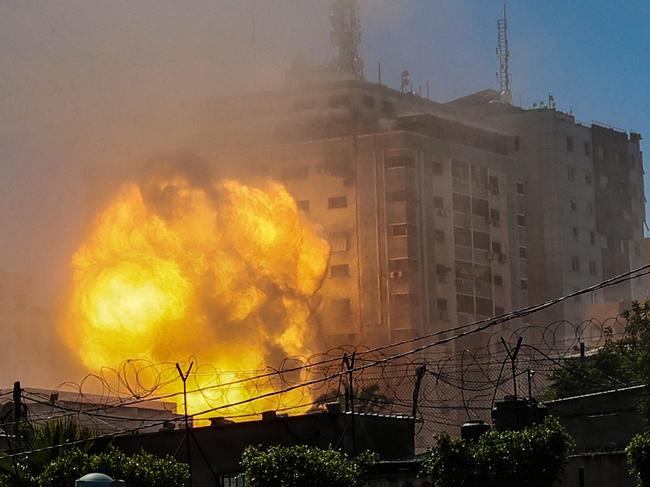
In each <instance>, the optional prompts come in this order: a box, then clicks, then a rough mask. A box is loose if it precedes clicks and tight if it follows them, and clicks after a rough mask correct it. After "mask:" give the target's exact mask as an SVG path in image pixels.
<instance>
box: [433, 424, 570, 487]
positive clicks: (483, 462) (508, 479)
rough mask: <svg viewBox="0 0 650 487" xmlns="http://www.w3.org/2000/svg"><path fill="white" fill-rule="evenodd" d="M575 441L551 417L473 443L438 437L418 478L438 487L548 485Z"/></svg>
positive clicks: (545, 486)
mask: <svg viewBox="0 0 650 487" xmlns="http://www.w3.org/2000/svg"><path fill="white" fill-rule="evenodd" d="M571 448H573V440H572V439H571V437H570V436H569V435H568V434H567V433H566V431H565V430H564V428H562V426H560V424H559V423H558V422H557V420H556V419H554V418H546V420H545V421H544V423H542V424H540V425H535V426H532V427H530V428H527V429H525V430H522V431H490V432H488V433H485V434H483V435H482V436H481V437H480V438H479V439H478V440H477V441H475V442H467V441H464V440H461V439H458V438H451V437H450V436H449V435H446V434H442V435H440V436H438V439H437V442H436V445H435V446H434V447H433V448H432V449H431V450H430V451H429V452H428V453H427V455H426V457H425V460H424V463H423V468H422V474H424V475H427V476H429V477H430V478H431V479H432V480H433V482H434V484H435V485H436V486H438V487H502V486H504V485H526V486H528V487H551V486H552V485H553V483H554V482H555V481H556V480H557V479H558V477H559V475H560V473H561V471H562V468H563V467H564V464H565V462H566V458H567V455H568V453H569V451H570V450H571Z"/></svg>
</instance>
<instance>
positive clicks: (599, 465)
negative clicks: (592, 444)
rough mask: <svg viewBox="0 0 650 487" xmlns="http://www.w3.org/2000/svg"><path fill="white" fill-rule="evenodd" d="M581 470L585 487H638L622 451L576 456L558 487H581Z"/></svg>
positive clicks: (572, 458) (570, 462) (570, 460)
mask: <svg viewBox="0 0 650 487" xmlns="http://www.w3.org/2000/svg"><path fill="white" fill-rule="evenodd" d="M580 469H582V470H583V471H584V485H585V487H636V485H637V484H636V480H635V479H634V478H633V477H632V475H630V473H629V467H628V465H627V462H626V459H625V453H624V452H622V451H611V452H603V453H592V454H582V455H574V456H572V457H570V458H569V461H568V463H567V466H566V469H565V470H564V474H563V475H562V478H561V480H560V481H559V482H558V483H557V485H556V487H579V485H580V484H579V479H580Z"/></svg>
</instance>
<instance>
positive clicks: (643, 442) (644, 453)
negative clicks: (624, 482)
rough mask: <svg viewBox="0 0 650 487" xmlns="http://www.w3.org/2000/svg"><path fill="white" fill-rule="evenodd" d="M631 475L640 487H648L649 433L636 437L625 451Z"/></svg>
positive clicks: (649, 479)
mask: <svg viewBox="0 0 650 487" xmlns="http://www.w3.org/2000/svg"><path fill="white" fill-rule="evenodd" d="M625 452H626V453H627V461H628V464H629V465H630V470H631V471H632V474H633V475H634V476H635V477H636V478H637V481H638V483H639V486H640V487H650V431H646V432H645V433H641V434H638V435H636V436H635V437H634V438H632V440H631V441H630V443H629V445H628V446H627V448H626V449H625Z"/></svg>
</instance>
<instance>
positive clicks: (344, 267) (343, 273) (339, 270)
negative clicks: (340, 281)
mask: <svg viewBox="0 0 650 487" xmlns="http://www.w3.org/2000/svg"><path fill="white" fill-rule="evenodd" d="M330 277H350V266H349V265H348V264H337V265H332V266H330Z"/></svg>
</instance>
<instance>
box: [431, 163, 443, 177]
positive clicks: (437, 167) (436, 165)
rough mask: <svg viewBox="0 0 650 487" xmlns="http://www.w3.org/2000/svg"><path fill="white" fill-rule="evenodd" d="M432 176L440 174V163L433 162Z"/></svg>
mask: <svg viewBox="0 0 650 487" xmlns="http://www.w3.org/2000/svg"><path fill="white" fill-rule="evenodd" d="M433 174H442V163H441V162H434V163H433Z"/></svg>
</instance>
